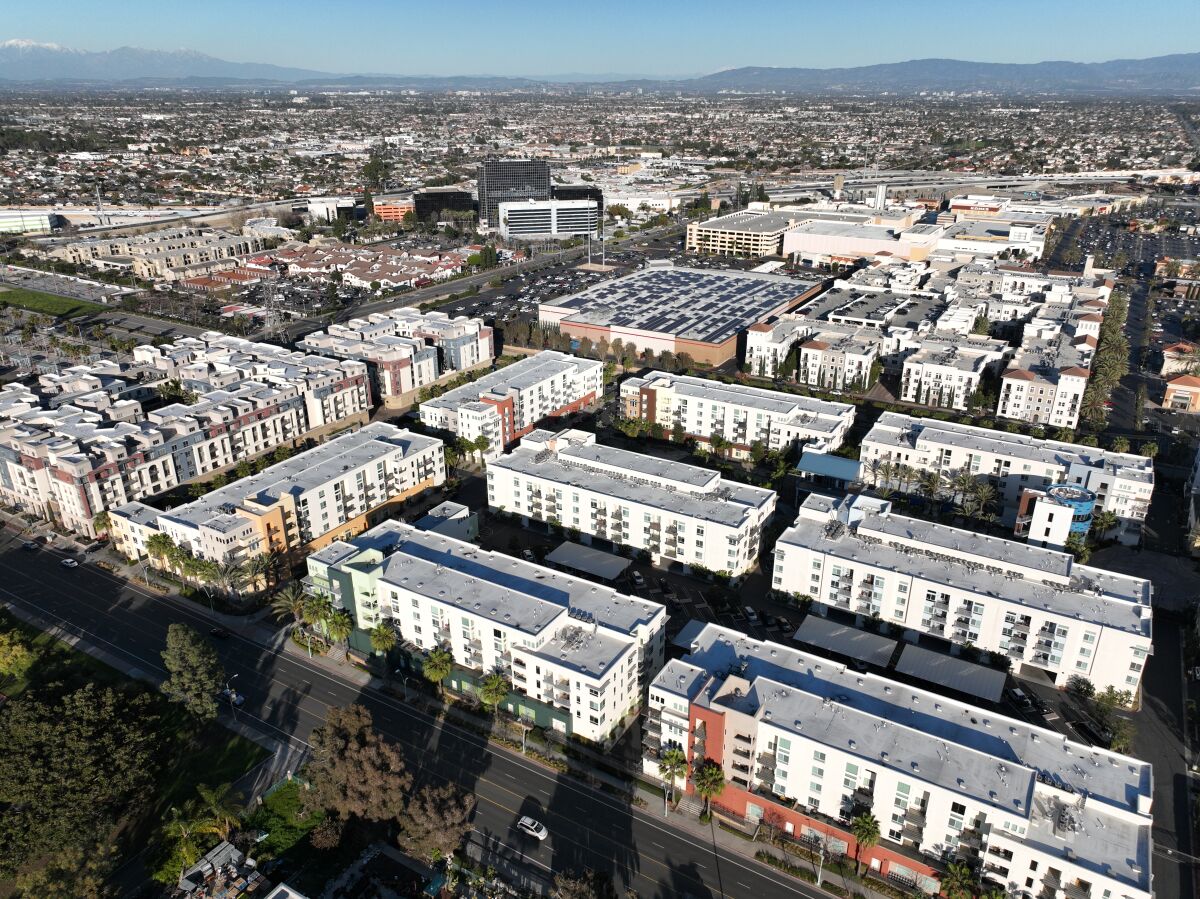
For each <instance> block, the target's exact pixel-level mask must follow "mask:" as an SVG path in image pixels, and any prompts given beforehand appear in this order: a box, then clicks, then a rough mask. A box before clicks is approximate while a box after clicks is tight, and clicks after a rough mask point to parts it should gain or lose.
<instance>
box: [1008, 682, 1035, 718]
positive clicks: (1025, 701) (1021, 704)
mask: <svg viewBox="0 0 1200 899" xmlns="http://www.w3.org/2000/svg"><path fill="white" fill-rule="evenodd" d="M1004 695H1005V697H1006V698H1007V699H1008V701H1009V702H1011V703H1012V704H1013V705H1015V706H1016V707H1017V708H1019V709H1020V710H1021V711H1022V712H1032V711H1033V708H1034V706H1033V700H1031V699H1030V698H1029V694H1028V693H1026V692H1025V691H1024V690H1022V689H1021V688H1020V687H1013V688H1012V689H1011V690H1007V691H1005V694H1004Z"/></svg>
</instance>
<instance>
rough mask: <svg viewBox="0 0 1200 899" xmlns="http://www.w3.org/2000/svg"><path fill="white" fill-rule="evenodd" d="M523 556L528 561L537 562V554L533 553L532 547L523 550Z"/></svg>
mask: <svg viewBox="0 0 1200 899" xmlns="http://www.w3.org/2000/svg"><path fill="white" fill-rule="evenodd" d="M521 558H522V559H524V560H525V561H526V562H536V561H537V556H535V555H534V554H533V550H532V549H523V550H521Z"/></svg>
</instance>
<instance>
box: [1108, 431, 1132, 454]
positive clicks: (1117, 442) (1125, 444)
mask: <svg viewBox="0 0 1200 899" xmlns="http://www.w3.org/2000/svg"><path fill="white" fill-rule="evenodd" d="M1108 446H1109V448H1110V449H1111V450H1112V451H1113V452H1114V453H1127V452H1129V438H1128V437H1121V436H1119V435H1118V436H1116V437H1114V438H1113V439H1112V440H1111V441H1109V444H1108Z"/></svg>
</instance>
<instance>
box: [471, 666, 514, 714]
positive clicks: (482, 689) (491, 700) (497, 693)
mask: <svg viewBox="0 0 1200 899" xmlns="http://www.w3.org/2000/svg"><path fill="white" fill-rule="evenodd" d="M511 689H512V685H511V684H509V682H508V680H507V679H506V678H505V677H504V675H503V674H499V673H497V672H493V673H492V674H489V675H488V676H487V677H485V678H484V679H483V680H482V681H480V684H479V701H480V702H482V703H483V704H484V706H485V707H486V708H488V709H490V710H492V711H495V710H496V707H497V706H499V705H500V703H502V702H504V699H505V697H506V696H508V693H509V690H511Z"/></svg>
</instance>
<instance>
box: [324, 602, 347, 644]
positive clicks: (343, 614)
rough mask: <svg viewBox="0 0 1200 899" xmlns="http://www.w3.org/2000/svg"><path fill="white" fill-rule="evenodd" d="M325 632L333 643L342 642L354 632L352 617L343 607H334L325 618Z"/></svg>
mask: <svg viewBox="0 0 1200 899" xmlns="http://www.w3.org/2000/svg"><path fill="white" fill-rule="evenodd" d="M324 624H325V633H326V635H327V636H328V637H329V639H330V640H332V641H333V642H334V643H344V642H345V641H346V640H348V639H350V635H351V634H352V633H354V619H353V618H351V617H350V613H349V612H347V611H346V610H345V609H336V610H334V612H333V613H332V614H331V615H329V617H327V618H326V619H325V622H324Z"/></svg>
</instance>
